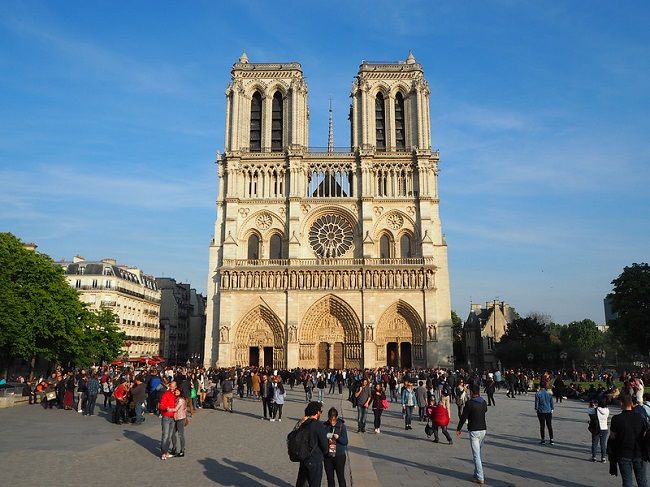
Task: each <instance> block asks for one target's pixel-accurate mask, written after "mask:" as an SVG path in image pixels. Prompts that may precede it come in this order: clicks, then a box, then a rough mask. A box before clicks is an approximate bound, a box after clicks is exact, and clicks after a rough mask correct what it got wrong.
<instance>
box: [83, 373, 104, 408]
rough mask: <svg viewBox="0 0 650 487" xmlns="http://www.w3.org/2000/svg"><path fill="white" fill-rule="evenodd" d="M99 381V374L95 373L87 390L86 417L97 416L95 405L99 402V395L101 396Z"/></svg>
mask: <svg viewBox="0 0 650 487" xmlns="http://www.w3.org/2000/svg"><path fill="white" fill-rule="evenodd" d="M99 389H100V385H99V380H98V379H97V372H93V374H92V376H91V377H90V379H89V380H88V386H87V388H86V394H87V399H86V409H85V411H84V416H93V415H94V414H95V403H96V402H97V395H98V394H99Z"/></svg>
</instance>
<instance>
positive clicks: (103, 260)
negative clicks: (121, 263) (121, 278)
mask: <svg viewBox="0 0 650 487" xmlns="http://www.w3.org/2000/svg"><path fill="white" fill-rule="evenodd" d="M102 263H104V264H108V265H116V264H117V261H116V260H115V259H102Z"/></svg>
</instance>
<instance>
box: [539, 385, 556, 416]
mask: <svg viewBox="0 0 650 487" xmlns="http://www.w3.org/2000/svg"><path fill="white" fill-rule="evenodd" d="M535 411H537V412H538V413H552V412H553V395H552V394H551V393H550V392H548V391H547V390H546V389H543V390H541V391H537V392H536V393H535Z"/></svg>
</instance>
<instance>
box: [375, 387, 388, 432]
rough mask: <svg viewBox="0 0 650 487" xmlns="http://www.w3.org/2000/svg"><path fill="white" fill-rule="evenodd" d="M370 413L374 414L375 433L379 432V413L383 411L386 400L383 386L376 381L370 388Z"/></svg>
mask: <svg viewBox="0 0 650 487" xmlns="http://www.w3.org/2000/svg"><path fill="white" fill-rule="evenodd" d="M371 402H372V413H373V414H374V416H375V421H374V426H375V433H377V434H379V433H381V414H382V413H383V412H384V409H385V405H386V404H387V401H386V393H385V392H384V388H383V387H382V385H381V384H380V383H379V382H378V383H376V384H375V387H374V389H373V390H372V401H371Z"/></svg>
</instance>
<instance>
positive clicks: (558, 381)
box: [553, 375, 565, 403]
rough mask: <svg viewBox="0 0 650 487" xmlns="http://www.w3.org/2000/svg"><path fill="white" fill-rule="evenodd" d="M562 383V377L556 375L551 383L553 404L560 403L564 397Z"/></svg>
mask: <svg viewBox="0 0 650 487" xmlns="http://www.w3.org/2000/svg"><path fill="white" fill-rule="evenodd" d="M564 388H565V386H564V381H563V380H562V376H561V375H558V376H557V377H556V378H555V380H554V381H553V396H555V402H556V403H561V402H562V399H563V396H564Z"/></svg>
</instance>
